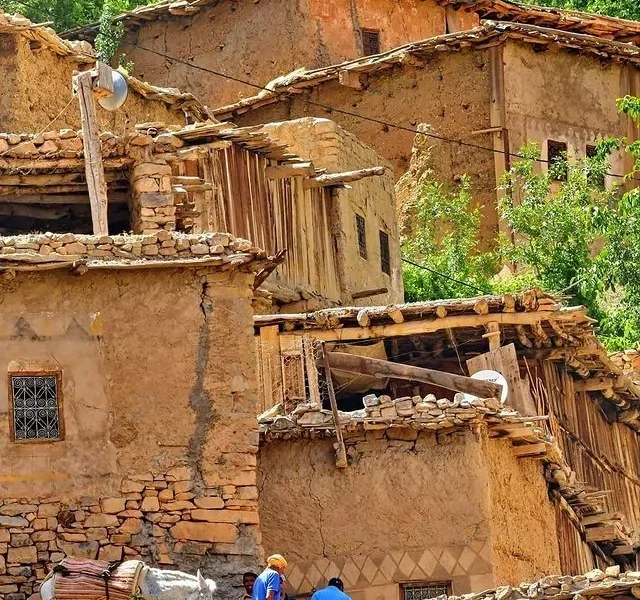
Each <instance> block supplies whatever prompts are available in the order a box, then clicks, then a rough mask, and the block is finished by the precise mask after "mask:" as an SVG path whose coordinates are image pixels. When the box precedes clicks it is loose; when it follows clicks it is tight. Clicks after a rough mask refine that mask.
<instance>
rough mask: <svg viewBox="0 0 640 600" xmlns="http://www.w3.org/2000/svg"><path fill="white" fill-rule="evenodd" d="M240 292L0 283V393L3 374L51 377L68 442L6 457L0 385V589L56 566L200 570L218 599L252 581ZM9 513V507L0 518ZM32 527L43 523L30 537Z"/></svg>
mask: <svg viewBox="0 0 640 600" xmlns="http://www.w3.org/2000/svg"><path fill="white" fill-rule="evenodd" d="M250 283H251V276H250V275H246V274H237V275H233V274H216V273H214V272H211V271H208V270H203V271H195V270H186V269H153V270H141V271H110V272H108V273H107V274H105V273H95V272H90V273H87V274H85V275H83V276H82V277H78V276H74V275H71V274H70V273H67V272H59V271H49V272H46V273H45V274H26V273H19V274H18V275H17V276H16V277H15V278H13V279H11V278H8V277H5V278H2V279H0V342H1V343H0V369H1V372H2V373H4V375H3V377H5V382H6V377H7V373H8V371H10V370H16V369H18V370H24V369H30V370H42V369H44V370H56V371H61V374H62V375H61V378H62V391H63V399H62V415H63V419H64V424H65V430H66V434H65V437H64V440H63V441H58V442H51V443H37V444H34V443H22V444H18V443H12V442H11V441H10V439H9V419H10V403H9V398H8V390H7V385H6V384H5V385H4V386H0V482H1V483H2V493H1V494H0V585H5V584H6V585H10V586H20V591H21V592H30V590H31V589H32V588H33V585H34V581H35V579H40V578H41V577H40V575H41V574H42V573H44V569H45V568H46V567H47V565H48V564H49V562H50V561H54V560H59V559H60V558H61V556H62V555H61V554H60V553H61V552H73V553H74V554H76V555H81V556H87V557H92V558H95V557H96V556H97V555H98V554H99V555H100V557H101V558H103V557H104V558H106V559H107V560H112V559H114V560H115V559H117V558H118V557H121V556H122V555H123V552H124V556H125V557H133V556H142V558H143V559H144V560H145V561H146V562H148V563H151V564H158V563H160V564H163V565H165V566H166V567H170V566H171V565H173V568H181V569H183V570H186V571H189V572H195V570H196V569H197V568H200V569H202V570H203V573H205V574H206V575H207V576H208V577H212V578H213V579H215V580H216V582H217V583H218V585H219V588H220V589H221V590H222V593H235V587H237V586H239V585H240V583H241V581H240V575H241V573H242V572H243V571H245V570H247V569H249V568H250V569H255V568H256V565H257V564H258V563H259V561H260V558H261V548H260V532H259V527H258V523H259V521H258V513H257V487H256V462H257V459H256V455H257V451H258V434H257V424H256V420H255V414H256V412H257V408H256V376H255V358H254V349H253V348H254V347H253V344H254V341H253V329H252V311H251V303H250V301H251V296H252V290H251V287H250ZM15 498H22V499H23V500H24V507H23V508H21V506H22V505H19V506H15V505H14V504H11V506H10V507H8V508H5V507H4V506H3V502H5V503H6V502H12V503H15V502H17V501H15V500H9V499H15ZM52 507H53V508H52ZM114 507H115V508H114ZM52 511H53V512H52ZM60 511H62V512H60ZM64 511H67V512H69V511H71V513H72V515H73V517H72V518H73V519H75V522H74V524H73V525H69V527H71V528H70V529H67V528H64V527H63V528H60V527H59V523H62V521H60V522H59V521H58V517H59V515H60V514H63V513H64ZM22 513H24V517H23V516H15V517H14V516H10V517H7V516H5V515H22ZM36 514H38V515H40V514H43V515H44V516H45V517H49V519H39V521H38V523H40V521H42V523H40V524H39V525H38V526H37V531H36V533H35V534H33V535H32V536H31V538H29V536H30V535H31V533H32V532H33V528H31V529H29V528H27V520H28V519H29V520H30V521H29V522H31V521H32V520H33V519H34V518H35V517H36ZM60 518H62V517H60ZM7 519H8V520H7ZM23 522H24V523H23ZM9 526H11V527H12V529H11V537H10V539H9V529H5V527H9ZM43 530H44V531H43ZM5 534H7V535H6V538H5ZM14 534H15V535H14ZM14 538H15V540H14ZM18 538H20V539H18ZM23 538H24V539H23ZM4 542H8V543H9V544H7V543H4ZM14 542H15V544H16V545H17V546H16V547H19V548H23V550H21V552H22V554H18V553H17V552H15V551H14V550H13V549H12V545H13V544H14ZM8 545H9V549H8V554H7V546H8ZM36 550H37V554H36ZM31 552H32V553H31ZM16 561H18V562H19V563H20V564H17V563H16ZM5 563H6V564H7V565H9V566H7V569H9V568H11V569H12V570H15V572H5V571H4V567H5ZM12 563H16V564H12ZM20 569H22V571H20ZM25 569H26V571H25ZM18 571H20V573H19V574H18V575H16V573H17V572H18ZM25 572H27V573H28V575H27V576H25V575H24V573H25ZM5 579H6V580H5ZM3 589H4V588H3ZM14 591H18V590H17V589H16V590H14ZM0 592H2V590H0ZM2 597H3V596H2V593H0V598H2Z"/></svg>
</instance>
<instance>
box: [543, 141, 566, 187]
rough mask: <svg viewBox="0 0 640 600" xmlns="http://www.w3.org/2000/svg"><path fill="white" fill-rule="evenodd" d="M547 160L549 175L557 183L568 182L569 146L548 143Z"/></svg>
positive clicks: (560, 143)
mask: <svg viewBox="0 0 640 600" xmlns="http://www.w3.org/2000/svg"><path fill="white" fill-rule="evenodd" d="M547 160H548V161H549V163H548V165H549V173H551V177H552V179H555V180H556V181H566V180H567V144H566V142H556V141H554V140H548V141H547Z"/></svg>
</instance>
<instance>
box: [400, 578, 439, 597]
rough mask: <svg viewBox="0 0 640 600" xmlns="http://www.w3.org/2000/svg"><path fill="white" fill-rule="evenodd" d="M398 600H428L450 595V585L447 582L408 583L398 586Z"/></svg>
mask: <svg viewBox="0 0 640 600" xmlns="http://www.w3.org/2000/svg"><path fill="white" fill-rule="evenodd" d="M400 591H401V598H400V600H429V599H430V598H437V597H438V596H443V595H444V596H449V595H451V583H450V582H448V581H440V582H432V581H409V582H407V583H401V584H400Z"/></svg>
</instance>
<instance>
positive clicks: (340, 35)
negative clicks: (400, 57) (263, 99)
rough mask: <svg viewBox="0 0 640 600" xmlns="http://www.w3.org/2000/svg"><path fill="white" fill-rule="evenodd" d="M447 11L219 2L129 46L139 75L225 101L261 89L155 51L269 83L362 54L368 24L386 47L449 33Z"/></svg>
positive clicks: (433, 6) (406, 5)
mask: <svg viewBox="0 0 640 600" xmlns="http://www.w3.org/2000/svg"><path fill="white" fill-rule="evenodd" d="M444 12H445V11H444V9H443V8H442V7H440V6H439V5H438V4H437V3H436V2H435V0H406V1H404V2H403V3H402V6H400V5H399V4H398V3H397V2H396V1H394V0H357V1H354V0H261V1H258V2H249V1H244V2H237V1H231V2H219V3H216V4H215V6H206V7H203V8H202V10H201V11H200V12H199V13H197V14H195V15H194V16H192V17H172V16H169V17H163V18H160V19H154V20H153V21H148V22H144V23H142V24H141V25H140V26H139V28H138V29H137V30H136V31H133V30H132V31H129V32H128V33H127V36H126V38H125V40H124V42H123V43H122V45H121V51H122V52H124V53H126V54H127V56H128V57H129V59H131V60H133V62H134V63H135V75H136V76H139V77H140V78H143V79H147V80H150V81H154V82H156V83H157V84H158V85H172V86H176V87H179V88H180V89H184V90H185V91H190V92H193V93H194V94H196V95H197V96H199V97H200V98H201V99H202V100H203V102H205V103H206V104H208V105H210V106H220V105H223V104H227V103H231V102H235V101H236V100H238V99H239V98H241V97H247V96H252V95H253V94H255V93H256V88H255V87H251V86H249V85H245V84H242V83H238V82H234V81H231V80H228V79H227V80H225V79H223V78H220V77H217V76H215V75H213V74H207V73H205V72H202V71H198V70H195V69H193V68H191V67H189V66H188V65H184V64H180V63H174V62H171V61H169V60H167V59H165V58H164V57H163V56H159V55H158V54H153V52H149V51H148V50H152V51H156V52H160V53H162V54H168V55H170V56H172V57H176V58H179V59H181V60H184V61H188V62H193V63H195V64H198V65H201V66H203V67H206V68H208V69H212V70H216V71H220V72H222V73H225V74H228V75H231V76H233V77H236V78H239V79H244V80H246V81H248V82H251V83H254V84H257V85H264V84H266V83H267V82H269V81H271V80H272V79H275V78H276V77H279V76H280V75H283V74H285V73H289V72H291V71H293V70H294V69H299V68H302V67H306V68H316V67H321V66H327V65H331V64H335V63H339V62H342V61H344V60H348V59H353V58H357V57H359V56H362V39H361V36H360V31H361V29H362V28H365V29H367V28H371V29H376V30H379V31H380V44H381V49H382V50H383V51H384V50H390V49H391V48H394V47H396V46H399V45H401V44H404V43H407V42H410V41H415V40H421V39H424V38H427V37H431V36H434V35H438V34H441V33H445V31H446V26H445V16H444ZM143 48H145V49H147V50H143ZM265 48H267V49H268V50H267V51H265Z"/></svg>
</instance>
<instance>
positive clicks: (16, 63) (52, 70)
mask: <svg viewBox="0 0 640 600" xmlns="http://www.w3.org/2000/svg"><path fill="white" fill-rule="evenodd" d="M80 68H81V66H79V65H78V63H76V62H75V61H74V60H73V59H72V58H69V57H60V56H58V55H57V54H54V53H53V52H51V51H50V50H48V49H47V48H41V49H38V50H33V49H32V48H31V46H30V44H29V42H28V40H26V39H25V38H23V37H21V36H17V35H7V34H0V76H2V81H3V91H2V98H1V99H0V121H1V122H2V132H9V133H21V132H36V131H40V130H47V131H49V130H54V129H64V128H71V129H74V130H77V129H80V127H81V124H80V111H79V107H78V101H77V99H76V98H74V97H73V95H72V91H71V82H72V77H73V73H74V71H75V70H79V69H80ZM84 68H86V65H82V69H84ZM62 111H63V112H62ZM60 113H62V114H60ZM96 114H97V117H98V122H99V124H100V127H101V129H102V130H103V131H111V132H114V133H126V132H130V131H134V128H135V124H136V123H145V122H151V121H164V122H165V123H167V124H176V125H184V124H185V123H186V121H185V118H184V115H183V114H182V112H175V111H171V110H169V109H168V108H167V105H166V104H165V103H164V102H160V101H157V100H146V99H144V98H143V97H142V96H140V95H138V94H137V93H135V92H133V91H132V90H129V96H128V98H127V101H126V102H125V104H124V105H123V106H122V108H120V109H119V110H117V111H114V112H109V111H106V110H104V109H102V108H101V107H100V106H98V105H97V104H96ZM56 117H57V118H56ZM54 119H55V120H54Z"/></svg>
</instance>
